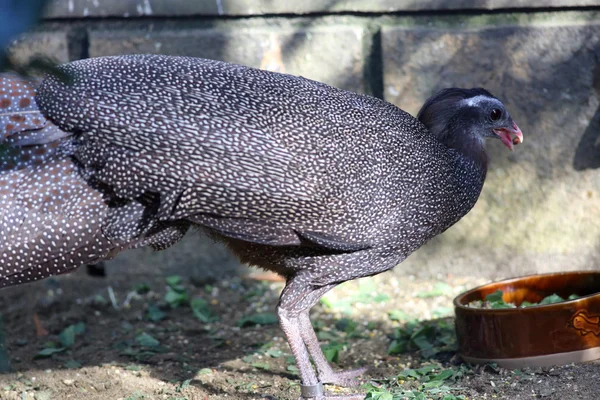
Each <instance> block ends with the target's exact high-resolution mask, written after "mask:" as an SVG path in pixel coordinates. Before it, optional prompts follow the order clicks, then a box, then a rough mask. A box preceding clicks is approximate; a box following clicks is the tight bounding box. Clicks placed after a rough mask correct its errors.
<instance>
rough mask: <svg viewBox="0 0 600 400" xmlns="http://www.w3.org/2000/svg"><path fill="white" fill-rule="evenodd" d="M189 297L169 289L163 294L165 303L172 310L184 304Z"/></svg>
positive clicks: (181, 292)
mask: <svg viewBox="0 0 600 400" xmlns="http://www.w3.org/2000/svg"><path fill="white" fill-rule="evenodd" d="M189 298H190V296H189V295H188V294H187V293H186V292H185V291H176V290H174V289H173V288H171V287H169V289H168V290H167V293H166V294H165V301H166V302H167V303H169V305H170V306H171V307H173V308H177V307H179V306H182V305H184V304H186V303H187V302H188V300H189Z"/></svg>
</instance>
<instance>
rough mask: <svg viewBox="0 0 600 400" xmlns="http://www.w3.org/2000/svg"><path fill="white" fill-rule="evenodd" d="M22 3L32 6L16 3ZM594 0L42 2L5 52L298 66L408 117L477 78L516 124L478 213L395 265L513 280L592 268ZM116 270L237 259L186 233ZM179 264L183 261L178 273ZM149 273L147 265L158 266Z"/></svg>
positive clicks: (597, 154) (598, 87)
mask: <svg viewBox="0 0 600 400" xmlns="http://www.w3.org/2000/svg"><path fill="white" fill-rule="evenodd" d="M22 3H26V2H22ZM599 4H600V3H599V2H598V1H593V0H538V1H535V2H525V1H521V0H457V1H417V0H414V1H410V0H406V1H391V0H374V1H358V0H337V1H336V0H328V1H319V0H304V1H302V2H287V1H286V2H278V1H270V0H247V1H230V0H198V1H186V0H139V1H133V0H130V1H123V0H104V1H98V0H52V1H50V2H49V4H48V7H47V9H46V11H45V12H44V13H43V14H42V19H41V21H40V24H39V25H37V26H36V27H35V28H34V30H33V31H32V32H29V33H27V34H25V35H23V36H21V37H20V38H19V39H18V40H17V41H16V42H15V43H13V44H12V45H11V47H10V53H11V54H12V56H13V58H14V59H15V60H17V61H19V62H25V61H26V60H27V59H29V58H30V57H32V56H33V55H35V54H40V53H41V54H43V55H46V56H49V57H52V58H53V59H54V60H56V62H58V63H64V62H68V61H71V60H75V59H79V58H86V57H98V56H106V55H117V54H126V53H161V54H171V55H185V56H194V57H205V58H212V59H217V60H224V61H229V62H234V63H241V64H245V65H249V66H253V67H259V68H263V69H268V70H273V71H279V72H285V73H289V74H295V75H302V76H304V77H307V78H311V79H315V80H319V81H323V82H326V83H329V84H331V85H334V86H338V87H341V88H344V89H348V90H352V91H357V92H361V93H368V94H371V95H373V96H377V97H381V98H384V99H386V100H388V101H390V102H392V103H394V104H395V105H397V106H399V107H400V108H402V109H404V110H406V111H408V112H410V113H412V114H416V112H417V111H418V109H419V108H420V106H421V105H422V104H423V102H424V100H425V99H426V98H427V97H428V96H430V95H431V94H432V93H433V92H435V91H436V90H438V89H440V88H443V87H450V86H460V87H479V86H481V87H484V88H486V89H488V90H490V91H491V92H492V93H493V94H494V95H496V96H497V97H499V98H500V99H501V100H502V101H503V102H504V103H505V104H506V105H507V107H508V109H509V110H510V112H511V114H512V115H513V117H514V120H515V121H516V122H517V123H518V125H519V126H520V127H521V129H522V130H523V132H524V134H525V142H524V144H523V145H521V146H519V147H517V148H516V150H515V151H514V152H513V153H510V154H507V151H506V148H504V146H502V145H501V144H500V142H496V141H494V142H490V143H489V145H488V148H489V153H490V156H491V163H490V169H489V173H488V179H487V182H486V185H485V188H484V190H483V194H482V196H481V198H480V200H479V202H478V203H477V205H476V206H475V208H474V210H473V211H472V212H471V213H470V214H469V215H468V216H467V217H466V218H464V219H463V220H462V221H460V222H459V223H458V224H457V225H456V226H454V227H453V228H451V229H450V230H448V231H447V232H446V233H444V234H443V235H441V236H439V237H438V238H436V239H434V240H432V241H431V242H430V243H429V244H428V245H426V246H425V247H423V248H422V249H420V250H419V251H418V252H417V253H416V254H414V255H413V256H411V257H410V258H409V259H408V260H407V261H406V262H405V263H403V265H402V266H401V267H400V268H397V269H396V273H399V274H406V273H415V274H417V275H419V276H423V277H428V276H436V275H441V276H444V275H447V274H451V275H462V274H467V275H478V276H481V277H486V278H499V277H507V276H512V275H515V274H524V273H530V272H545V271H557V270H567V269H591V268H597V267H598V266H599V265H600V170H599V169H598V168H599V167H600V125H599V124H600V111H599V110H600V109H599V104H600V103H599V91H600V19H599V18H598V17H599V15H600V14H599V13H598V11H597V10H596V8H595V7H596V6H598V5H599ZM117 265H118V266H119V267H125V266H127V268H119V273H120V274H121V273H125V274H128V273H134V274H135V273H137V272H138V268H142V269H146V270H147V269H148V268H149V267H155V268H156V267H160V268H161V269H166V270H169V269H171V268H177V269H178V270H183V271H187V273H189V274H191V275H194V274H197V275H206V274H221V273H225V274H228V273H230V272H231V271H232V269H235V268H237V265H236V262H235V260H233V259H232V258H231V257H230V256H229V255H228V254H227V253H226V252H225V251H224V250H223V249H222V248H220V247H218V246H217V247H215V246H213V245H212V244H211V243H207V241H206V239H203V238H201V237H200V236H199V235H190V237H187V238H186V240H184V241H183V243H180V244H178V245H176V246H174V247H173V248H172V249H169V250H167V251H165V252H161V253H158V254H151V252H150V251H147V250H141V251H138V252H129V253H125V254H122V255H121V256H119V257H118V258H117V259H116V260H114V261H112V262H110V263H109V267H108V268H109V273H110V270H111V269H112V267H113V266H117ZM182 266H185V268H181V267H182ZM155 270H156V269H155Z"/></svg>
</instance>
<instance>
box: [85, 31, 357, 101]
mask: <svg viewBox="0 0 600 400" xmlns="http://www.w3.org/2000/svg"><path fill="white" fill-rule="evenodd" d="M363 34H364V33H363V29H362V28H360V27H351V26H350V27H349V26H332V27H317V28H313V29H299V30H294V29H271V28H268V29H260V28H246V29H236V30H217V29H208V30H207V29H183V30H153V31H130V30H121V31H108V30H104V31H97V30H92V31H90V35H89V43H90V44H89V45H90V48H89V53H90V56H91V57H96V56H106V55H118V54H132V53H160V54H168V55H181V56H193V57H203V58H210V59H216V60H222V61H228V62H233V63H238V64H243V65H248V66H252V67H258V68H262V69H268V70H271V71H278V72H285V73H289V74H294V75H302V76H304V77H306V78H310V79H315V80H318V81H322V82H325V83H328V84H331V85H333V86H337V87H341V88H343V89H348V90H353V91H357V92H364V91H365V84H364V81H363V71H364V58H365V55H364V54H363V50H362V38H363Z"/></svg>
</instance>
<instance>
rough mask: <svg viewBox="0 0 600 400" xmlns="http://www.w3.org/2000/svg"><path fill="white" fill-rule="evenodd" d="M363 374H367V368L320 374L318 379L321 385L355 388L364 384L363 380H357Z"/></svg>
mask: <svg viewBox="0 0 600 400" xmlns="http://www.w3.org/2000/svg"><path fill="white" fill-rule="evenodd" d="M365 372H367V368H358V369H351V370H348V371H338V372H335V371H333V370H330V371H328V372H326V373H322V374H320V375H319V379H320V381H321V382H323V383H331V384H333V385H338V386H343V387H355V386H359V385H362V384H363V383H365V380H364V379H359V377H360V376H361V375H363V374H364V373H365Z"/></svg>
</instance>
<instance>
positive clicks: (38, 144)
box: [0, 74, 122, 287]
mask: <svg viewBox="0 0 600 400" xmlns="http://www.w3.org/2000/svg"><path fill="white" fill-rule="evenodd" d="M34 95H35V82H31V81H26V80H24V79H22V78H20V77H18V76H15V75H8V74H3V75H0V287H3V286H9V285H14V284H19V283H25V282H29V281H33V280H38V279H41V278H45V277H47V276H50V275H56V274H60V273H65V272H68V271H70V270H72V269H74V268H77V267H78V266H80V265H83V264H86V263H91V262H94V261H95V260H99V259H104V258H109V257H110V255H111V253H116V252H117V251H119V250H120V248H121V247H122V244H120V243H114V242H113V241H111V240H109V239H108V238H106V237H105V236H104V234H103V232H102V224H103V223H104V222H105V221H106V219H107V216H108V207H109V206H108V203H107V201H105V200H106V199H105V196H104V194H103V193H102V192H101V191H100V190H98V189H97V188H94V187H93V185H90V183H89V181H88V180H87V179H85V177H84V176H83V174H82V170H81V168H80V166H78V165H77V163H76V162H75V161H74V159H73V158H72V157H71V156H70V153H71V150H72V148H73V146H74V144H73V140H74V139H73V138H72V136H71V134H70V133H67V132H64V131H61V130H60V129H59V128H58V127H57V126H56V125H54V124H53V123H52V122H51V121H49V120H47V119H46V118H45V117H44V116H43V114H42V113H41V112H40V111H39V109H38V108H37V105H36V103H35V99H34Z"/></svg>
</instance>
